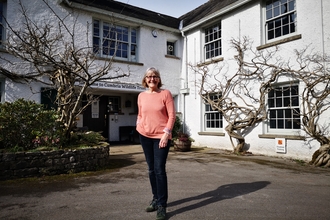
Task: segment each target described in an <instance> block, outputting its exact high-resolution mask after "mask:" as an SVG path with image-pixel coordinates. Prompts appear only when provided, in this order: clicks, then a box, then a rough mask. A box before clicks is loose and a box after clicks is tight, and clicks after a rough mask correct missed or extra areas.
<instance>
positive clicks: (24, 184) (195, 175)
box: [0, 145, 330, 220]
mask: <svg viewBox="0 0 330 220" xmlns="http://www.w3.org/2000/svg"><path fill="white" fill-rule="evenodd" d="M110 151H111V160H112V163H113V165H114V166H117V167H118V168H116V169H111V170H106V171H102V172H95V173H92V174H85V175H78V176H77V175H61V176H58V177H52V178H48V177H46V178H39V179H37V180H36V179H32V180H15V181H3V182H0V210H1V211H0V219H3V220H7V219H12V220H14V219H15V220H16V219H17V220H21V219H25V220H30V219H31V220H32V219H33V220H34V219H42V220H45V219H60V220H66V219H67V220H76V219H77V220H82V219H101V220H103V219H111V220H124V219H125V220H128V219H132V220H148V219H151V220H152V219H155V213H146V212H144V208H145V207H146V205H148V203H149V201H150V199H151V193H150V187H149V182H148V175H147V167H146V163H145V161H144V156H143V153H142V150H141V146H139V145H131V146H112V147H111V150H110ZM329 171H330V170H329V169H323V168H313V167H309V166H303V165H301V164H299V163H297V162H295V161H290V160H286V159H280V158H273V157H265V156H256V155H252V156H243V157H238V156H234V155H230V154H229V153H227V152H224V151H220V150H217V149H205V148H194V149H193V151H190V152H176V151H173V150H171V151H170V154H169V158H168V163H167V173H168V182H169V201H168V209H167V212H168V219H171V220H188V219H189V220H195V219H201V220H216V219H235V220H239V219H260V220H261V219H263V220H264V219H267V220H270V219H274V220H275V219H276V220H278V219H290V220H295V219H297V220H304V219H310V220H314V219H318V220H323V219H324V220H326V219H329V216H330V214H329V204H330V172H329Z"/></svg>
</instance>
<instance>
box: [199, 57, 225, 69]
mask: <svg viewBox="0 0 330 220" xmlns="http://www.w3.org/2000/svg"><path fill="white" fill-rule="evenodd" d="M221 61H223V57H218V58H214V59H210V60H207V61H205V62H201V63H199V64H197V66H198V67H201V66H205V65H209V64H212V63H218V62H221Z"/></svg>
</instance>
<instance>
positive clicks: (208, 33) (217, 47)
mask: <svg viewBox="0 0 330 220" xmlns="http://www.w3.org/2000/svg"><path fill="white" fill-rule="evenodd" d="M221 54H222V52H221V24H216V25H213V26H212V27H209V28H207V29H205V58H206V59H211V58H213V57H217V56H220V55H221Z"/></svg>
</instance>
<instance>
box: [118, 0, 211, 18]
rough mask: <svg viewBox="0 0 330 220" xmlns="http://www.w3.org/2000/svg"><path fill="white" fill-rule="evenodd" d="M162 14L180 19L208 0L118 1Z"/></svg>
mask: <svg viewBox="0 0 330 220" xmlns="http://www.w3.org/2000/svg"><path fill="white" fill-rule="evenodd" d="M116 1H118V2H123V3H126V4H129V5H134V6H137V7H140V8H144V9H148V10H151V11H154V12H158V13H161V14H165V15H169V16H173V17H176V18H178V17H180V16H181V15H183V14H185V13H187V12H189V11H191V10H193V9H195V8H197V7H198V6H200V5H202V4H204V3H206V2H207V1H208V0H116Z"/></svg>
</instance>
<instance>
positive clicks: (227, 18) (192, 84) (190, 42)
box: [180, 0, 330, 160]
mask: <svg viewBox="0 0 330 220" xmlns="http://www.w3.org/2000/svg"><path fill="white" fill-rule="evenodd" d="M254 2H255V1H254ZM322 3H323V4H322ZM296 4H297V25H298V26H297V32H296V33H294V34H292V35H298V34H301V35H302V38H301V39H298V40H295V41H291V42H287V43H284V44H281V45H279V47H280V50H281V52H280V54H279V55H280V56H281V57H282V58H283V59H284V60H288V59H290V58H291V57H293V50H294V49H298V50H299V49H303V48H305V47H306V46H309V49H310V51H314V52H319V53H322V52H323V51H327V52H328V53H329V51H330V43H329V37H330V33H329V31H330V26H329V24H328V23H327V22H326V21H327V20H329V14H330V13H329V11H330V2H329V1H324V0H323V1H322V0H317V1H313V5H312V6H311V1H309V0H299V1H298V0H297V1H296ZM321 5H323V8H322V7H321ZM322 11H323V29H322V25H321V23H322V22H321V21H322ZM262 16H263V15H262V10H261V6H260V5H259V3H249V4H247V5H245V6H244V7H242V8H240V9H239V10H236V11H235V12H234V13H229V14H226V15H224V16H222V17H221V24H222V46H223V47H222V54H223V58H224V60H223V61H222V62H220V63H218V65H224V66H225V69H224V72H226V71H228V73H234V72H235V71H236V68H237V64H236V63H235V61H233V59H232V58H233V56H234V53H235V51H234V50H233V49H232V48H230V44H229V41H230V40H231V39H232V38H235V39H238V38H239V37H243V36H247V37H249V38H250V39H252V40H253V48H256V47H258V46H261V45H263V44H264V43H263V42H264V39H263V37H261V34H262V30H261V27H262V26H261V25H262V22H261V18H262ZM215 21H217V20H216V19H213V22H215ZM211 24H212V23H211ZM202 28H203V27H200V28H195V29H192V30H189V31H187V32H186V33H185V35H186V36H187V46H186V47H185V49H188V52H187V53H186V52H184V54H187V61H188V63H191V64H197V63H200V62H203V55H202V54H203V51H202V50H201V49H202V46H203V29H202ZM292 35H288V36H292ZM288 36H284V37H283V38H286V37H288ZM283 38H281V39H283ZM276 40H278V39H276ZM268 49H272V48H268ZM182 65H183V72H182V78H186V77H185V76H186V73H185V70H186V69H187V67H186V66H185V63H183V64H182ZM212 66H214V67H216V65H209V68H210V72H212V71H215V70H214V69H212ZM188 72H189V74H188V78H186V79H187V82H188V88H189V95H186V96H185V97H184V95H181V96H180V98H181V102H184V103H185V106H182V107H181V111H182V112H183V114H184V120H185V123H186V125H187V129H188V130H189V131H190V133H191V135H192V137H193V138H194V139H195V142H194V143H193V144H194V145H196V146H201V147H211V148H221V149H228V150H232V149H233V148H232V145H231V142H230V139H229V136H228V134H227V133H226V132H225V131H224V129H223V131H222V132H223V133H224V134H225V136H211V135H199V134H198V132H201V131H203V128H202V126H203V120H202V117H203V111H202V107H203V105H202V101H201V99H200V97H199V95H198V89H199V88H198V86H196V84H197V85H198V76H196V75H195V74H194V73H193V72H192V71H191V70H189V68H188ZM282 80H283V79H282ZM181 86H182V88H185V86H184V84H182V85H181ZM300 90H301V89H300ZM256 92H258V91H256ZM329 116H330V112H329V111H328V113H327V115H326V116H325V117H324V118H325V119H326V120H328V121H329V118H330V117H329ZM329 122H330V121H329ZM226 125H227V124H226V122H225V121H224V125H223V127H224V128H225V127H226ZM265 127H266V126H265V124H264V123H260V124H259V125H258V126H257V127H256V128H255V129H254V130H253V131H252V132H251V133H250V134H248V135H247V136H246V137H245V138H246V143H247V144H248V145H249V147H250V148H249V151H250V152H252V153H254V154H265V155H272V156H279V157H288V158H295V159H302V160H310V159H311V158H312V154H313V153H314V152H315V151H316V150H317V149H318V148H319V143H318V142H317V141H315V140H311V139H306V141H302V140H286V146H287V152H286V153H285V154H283V153H276V151H275V139H274V138H259V137H258V135H261V134H266V132H267V129H265ZM283 135H285V133H283ZM301 135H303V132H301ZM278 137H281V135H280V134H279V136H278ZM234 141H235V139H234ZM235 144H236V143H235Z"/></svg>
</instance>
